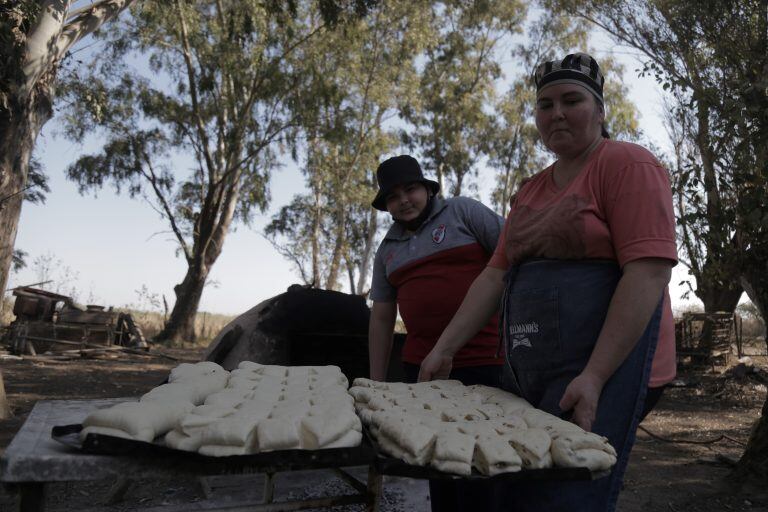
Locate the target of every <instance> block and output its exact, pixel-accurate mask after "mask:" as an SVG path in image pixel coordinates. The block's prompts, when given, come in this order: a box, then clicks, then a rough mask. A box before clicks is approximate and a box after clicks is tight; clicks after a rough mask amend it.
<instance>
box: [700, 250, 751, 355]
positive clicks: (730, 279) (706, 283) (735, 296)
mask: <svg viewBox="0 0 768 512" xmlns="http://www.w3.org/2000/svg"><path fill="white" fill-rule="evenodd" d="M713 266H717V268H720V269H725V268H727V265H726V264H725V263H723V262H717V263H716V264H713ZM701 274H702V275H701V276H699V275H697V276H694V277H696V285H697V286H696V296H697V297H698V298H699V299H701V302H702V303H703V304H704V312H705V313H719V312H725V313H733V311H734V310H735V309H736V306H737V305H738V304H739V299H740V298H741V295H742V294H743V293H744V288H742V286H741V280H740V279H739V273H738V271H734V272H732V273H729V275H727V276H721V277H719V278H718V279H714V278H705V277H704V276H706V275H708V274H709V273H708V272H707V266H706V264H705V268H704V271H703V272H702V273H701ZM713 328H714V326H713V325H712V322H710V321H705V322H704V325H703V326H702V330H701V339H700V340H699V343H698V347H699V348H702V349H706V350H708V351H709V350H712V346H713V343H714V340H713V339H712V334H713V332H712V331H713ZM707 361H709V357H705V358H704V360H702V361H699V362H707Z"/></svg>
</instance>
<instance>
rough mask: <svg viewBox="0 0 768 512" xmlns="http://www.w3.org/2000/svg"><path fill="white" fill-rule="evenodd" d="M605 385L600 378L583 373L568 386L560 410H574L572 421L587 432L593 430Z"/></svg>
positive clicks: (561, 400)
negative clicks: (598, 404)
mask: <svg viewBox="0 0 768 512" xmlns="http://www.w3.org/2000/svg"><path fill="white" fill-rule="evenodd" d="M604 384H605V382H604V381H603V380H602V379H601V378H600V377H599V376H597V375H593V374H590V373H586V372H582V373H581V374H579V375H578V376H577V377H576V378H575V379H573V380H572V381H571V383H570V384H568V387H567V388H565V393H563V398H562V399H560V404H559V405H560V409H561V410H563V411H569V410H571V409H573V416H572V421H573V422H574V423H576V424H577V425H578V426H580V427H581V428H583V429H584V430H586V431H587V432H590V431H591V430H592V423H594V421H595V416H596V415H597V403H598V401H599V400H600V393H602V391H603V385H604Z"/></svg>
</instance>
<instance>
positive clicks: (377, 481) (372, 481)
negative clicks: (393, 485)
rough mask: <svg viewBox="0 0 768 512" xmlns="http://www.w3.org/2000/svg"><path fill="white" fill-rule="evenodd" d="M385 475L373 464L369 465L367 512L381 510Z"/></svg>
mask: <svg viewBox="0 0 768 512" xmlns="http://www.w3.org/2000/svg"><path fill="white" fill-rule="evenodd" d="M383 480H384V477H383V476H382V475H380V474H379V473H378V472H377V471H376V469H375V468H374V467H373V465H371V466H369V467H368V503H367V504H366V506H365V510H366V512H379V510H380V509H381V493H382V489H383Z"/></svg>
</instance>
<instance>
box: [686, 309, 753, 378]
mask: <svg viewBox="0 0 768 512" xmlns="http://www.w3.org/2000/svg"><path fill="white" fill-rule="evenodd" d="M675 331H676V332H675V338H676V341H677V357H678V360H681V362H682V360H683V359H685V358H690V360H691V361H692V362H695V363H700V364H705V365H712V366H713V367H714V365H715V364H719V365H727V364H728V360H729V357H730V356H731V355H732V354H733V348H734V346H735V348H736V356H737V357H739V358H740V357H741V356H742V355H743V346H742V319H741V317H740V316H739V315H738V314H737V313H727V312H719V313H686V314H684V315H683V317H682V319H681V320H680V321H678V322H677V323H676V325H675Z"/></svg>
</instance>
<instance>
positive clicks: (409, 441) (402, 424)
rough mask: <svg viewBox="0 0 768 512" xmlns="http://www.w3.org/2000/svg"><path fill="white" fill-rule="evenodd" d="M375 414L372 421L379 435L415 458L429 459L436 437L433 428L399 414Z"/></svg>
mask: <svg viewBox="0 0 768 512" xmlns="http://www.w3.org/2000/svg"><path fill="white" fill-rule="evenodd" d="M376 416H377V415H374V418H375V419H374V421H375V422H376V424H377V426H378V428H379V432H380V435H384V436H386V437H388V438H389V439H390V440H392V441H393V442H394V443H396V444H397V445H398V446H400V447H401V448H402V449H403V451H404V452H405V453H407V454H409V455H411V456H412V457H413V458H414V459H415V460H419V461H421V460H424V461H425V462H426V461H427V460H429V458H430V456H431V453H432V449H433V448H434V444H435V438H436V437H437V436H436V434H435V431H434V430H432V429H431V428H429V427H425V426H424V425H421V424H419V423H416V422H414V421H412V420H408V418H406V417H404V416H403V415H401V414H400V415H398V414H389V415H388V414H386V413H383V414H379V415H378V417H376Z"/></svg>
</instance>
